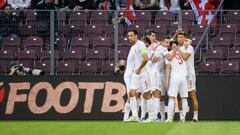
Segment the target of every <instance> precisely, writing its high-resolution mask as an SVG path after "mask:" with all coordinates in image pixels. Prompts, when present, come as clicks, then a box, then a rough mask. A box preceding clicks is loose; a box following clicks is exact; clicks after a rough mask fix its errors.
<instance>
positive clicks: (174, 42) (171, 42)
mask: <svg viewBox="0 0 240 135" xmlns="http://www.w3.org/2000/svg"><path fill="white" fill-rule="evenodd" d="M173 44H176V45H178V42H177V41H175V40H173V41H170V47H172V45H173Z"/></svg>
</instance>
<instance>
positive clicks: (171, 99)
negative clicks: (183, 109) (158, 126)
mask: <svg viewBox="0 0 240 135" xmlns="http://www.w3.org/2000/svg"><path fill="white" fill-rule="evenodd" d="M174 112H175V97H173V96H169V99H168V109H167V120H166V121H165V122H172V121H173V118H174Z"/></svg>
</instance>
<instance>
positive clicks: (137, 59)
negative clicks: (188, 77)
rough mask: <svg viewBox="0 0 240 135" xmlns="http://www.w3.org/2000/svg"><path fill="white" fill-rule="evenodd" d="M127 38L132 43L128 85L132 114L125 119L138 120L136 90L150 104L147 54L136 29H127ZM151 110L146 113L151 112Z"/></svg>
mask: <svg viewBox="0 0 240 135" xmlns="http://www.w3.org/2000/svg"><path fill="white" fill-rule="evenodd" d="M128 39H129V42H130V43H131V44H134V46H135V47H134V51H133V52H134V70H135V71H134V74H133V75H132V80H131V86H130V92H129V97H130V106H131V110H132V116H131V117H130V118H129V119H128V120H127V121H138V106H137V95H138V94H137V91H138V92H140V93H142V94H143V98H144V99H146V100H147V106H148V105H150V106H149V107H150V108H152V107H151V105H152V100H151V99H152V98H151V95H149V92H150V88H151V84H150V76H149V65H148V64H147V63H148V54H147V48H146V46H145V44H144V43H143V42H142V41H140V40H138V36H137V31H136V30H130V31H128ZM150 111H151V110H148V113H149V114H151V112H150Z"/></svg>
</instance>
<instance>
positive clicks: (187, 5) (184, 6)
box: [179, 0, 192, 10]
mask: <svg viewBox="0 0 240 135" xmlns="http://www.w3.org/2000/svg"><path fill="white" fill-rule="evenodd" d="M179 4H180V7H181V9H183V10H188V9H192V8H191V5H190V3H189V0H181V1H179Z"/></svg>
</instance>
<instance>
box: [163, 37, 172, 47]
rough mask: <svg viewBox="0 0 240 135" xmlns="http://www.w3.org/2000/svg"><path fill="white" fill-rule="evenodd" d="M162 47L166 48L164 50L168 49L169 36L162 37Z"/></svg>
mask: <svg viewBox="0 0 240 135" xmlns="http://www.w3.org/2000/svg"><path fill="white" fill-rule="evenodd" d="M162 46H163V47H166V48H169V47H170V37H169V36H163V37H162Z"/></svg>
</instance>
